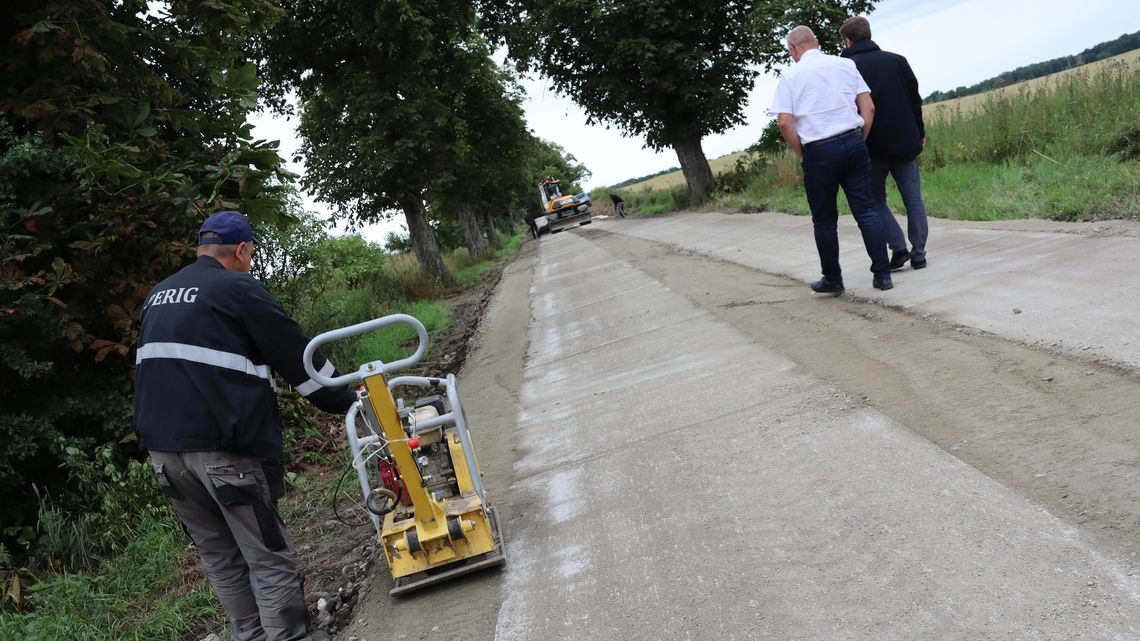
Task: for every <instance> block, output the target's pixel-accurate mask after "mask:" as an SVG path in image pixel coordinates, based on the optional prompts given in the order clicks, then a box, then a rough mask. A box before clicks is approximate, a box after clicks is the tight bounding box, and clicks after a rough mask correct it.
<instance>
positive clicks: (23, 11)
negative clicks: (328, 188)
mask: <svg viewBox="0 0 1140 641" xmlns="http://www.w3.org/2000/svg"><path fill="white" fill-rule="evenodd" d="M274 14H275V9H274V8H273V6H272V5H271V4H270V3H268V2H266V1H263V0H215V1H213V2H209V3H174V5H173V6H171V7H169V11H168V12H166V13H163V12H158V11H156V12H149V11H146V6H145V5H144V4H141V3H135V2H125V3H100V2H68V1H64V0H46V1H45V0H13V1H11V2H8V3H7V4H6V5H5V13H4V19H3V20H2V21H0V43H2V45H0V46H3V47H4V55H3V56H2V57H0V69H2V73H3V77H4V79H5V94H4V96H3V97H0V225H2V228H3V229H4V232H5V233H4V234H3V235H0V345H3V348H2V349H0V402H2V403H3V405H4V407H5V412H4V413H3V415H2V416H0V487H2V488H3V489H2V490H0V504H3V505H5V508H6V509H5V510H4V512H3V514H2V515H0V532H3V533H4V535H3V536H4V537H5V538H6V539H7V540H8V542H10V543H14V542H15V541H14V540H13V539H12V538H9V537H12V536H13V535H15V536H22V535H21V534H18V533H20V532H24V531H26V530H25V529H24V528H25V527H26V526H27V525H28V524H29V523H31V522H32V521H33V520H34V519H35V517H36V514H37V511H38V504H37V501H36V499H35V497H34V496H33V495H32V492H31V488H32V487H33V485H36V486H40V487H47V488H48V489H49V491H51V493H52V495H53V496H54V497H56V499H57V500H58V501H60V502H61V503H71V502H75V503H78V504H82V503H85V502H86V503H89V504H96V503H98V501H99V499H98V498H97V496H96V495H93V494H91V493H90V492H92V491H93V490H92V488H90V487H83V486H73V485H64V484H63V480H64V478H63V475H62V474H61V471H60V467H59V464H60V462H61V461H62V460H64V459H65V456H66V455H65V449H64V448H65V447H66V446H73V447H78V448H80V449H83V450H85V451H90V450H93V449H94V448H95V446H97V445H100V444H104V443H117V442H118V441H119V440H120V439H121V438H122V437H123V436H125V435H126V434H128V433H129V432H130V427H131V420H130V417H131V409H130V396H129V393H130V385H131V382H130V373H131V366H132V364H131V361H130V360H129V359H128V355H129V349H130V346H131V345H132V344H133V343H134V340H135V336H136V333H137V320H136V319H137V313H138V309H139V305H140V302H141V301H142V300H143V299H144V297H145V296H146V294H147V292H148V290H149V288H150V287H151V286H152V285H153V284H154V283H155V282H157V281H158V280H159V279H161V278H162V277H165V276H166V275H168V274H169V273H170V272H172V271H174V270H175V269H177V268H178V267H179V266H181V265H182V264H183V263H184V262H185V261H186V260H187V258H188V257H189V256H190V255H191V254H192V252H193V247H192V246H191V242H190V241H191V239H192V237H193V231H194V229H196V227H197V225H198V224H199V223H200V221H201V219H202V218H203V217H204V214H206V213H208V212H210V211H213V210H214V209H215V208H218V207H222V206H224V207H233V208H238V207H240V208H242V209H243V210H245V211H246V212H247V213H250V214H251V215H253V216H254V217H255V218H265V217H267V216H269V215H270V213H271V212H272V211H274V210H275V209H276V207H277V203H278V198H279V193H278V191H277V190H275V189H274V188H273V187H271V186H269V185H270V183H271V182H272V181H273V180H275V179H277V180H280V179H284V178H285V177H286V176H285V175H284V173H283V172H282V171H281V170H280V158H279V157H278V156H277V153H276V151H275V149H274V147H272V146H270V145H268V144H266V143H264V142H263V141H252V140H251V138H250V128H249V126H248V125H247V123H246V116H247V114H248V113H249V112H250V110H251V109H252V108H254V106H255V103H256V96H257V78H256V74H255V69H254V68H253V67H252V66H251V65H249V64H247V63H246V62H245V60H244V58H245V56H244V54H243V53H242V51H241V44H242V39H243V38H244V37H245V36H246V35H248V34H249V33H251V32H254V31H256V30H257V29H258V28H259V26H260V25H261V24H262V23H263V22H264V21H265V20H266V19H267V18H269V17H270V16H272V15H274ZM203 34H210V35H209V36H205V35H203ZM113 447H117V446H113ZM13 549H16V548H13ZM20 551H21V553H22V552H23V549H22V546H21V548H20Z"/></svg>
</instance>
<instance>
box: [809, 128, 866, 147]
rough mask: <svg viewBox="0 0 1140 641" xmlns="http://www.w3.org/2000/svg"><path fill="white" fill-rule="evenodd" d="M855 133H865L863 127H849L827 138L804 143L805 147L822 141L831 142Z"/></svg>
mask: <svg viewBox="0 0 1140 641" xmlns="http://www.w3.org/2000/svg"><path fill="white" fill-rule="evenodd" d="M853 133H858V134H859V135H860V136H861V135H863V128H862V127H856V128H854V129H848V130H847V131H841V132H839V133H837V134H835V135H834V136H828V137H827V138H821V139H819V140H813V141H811V142H809V143H806V144H805V145H804V147H810V146H812V145H816V144H819V143H822V142H831V141H833V140H839V139H840V138H843V137H844V136H850V135H851V134H853Z"/></svg>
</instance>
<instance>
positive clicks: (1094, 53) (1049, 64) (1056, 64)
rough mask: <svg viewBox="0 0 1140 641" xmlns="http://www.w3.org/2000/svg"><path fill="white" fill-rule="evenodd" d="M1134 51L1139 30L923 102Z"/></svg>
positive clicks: (1138, 42) (1138, 43) (1139, 41)
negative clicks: (1070, 54) (1071, 54)
mask: <svg viewBox="0 0 1140 641" xmlns="http://www.w3.org/2000/svg"><path fill="white" fill-rule="evenodd" d="M1134 49H1140V31H1136V32H1134V33H1127V34H1124V35H1123V36H1120V37H1119V38H1117V39H1116V40H1110V41H1108V42H1102V43H1100V44H1098V45H1096V46H1093V47H1089V48H1088V49H1085V50H1084V51H1082V52H1080V53H1078V54H1077V55H1075V56H1062V57H1060V58H1054V59H1052V60H1046V61H1045V62H1037V63H1034V64H1031V65H1026V66H1024V67H1018V68H1017V69H1014V70H1013V71H1007V72H1005V73H1003V74H1000V75H997V76H994V77H993V78H990V79H989V80H983V81H982V82H979V83H978V84H975V85H970V86H969V87H958V88H957V89H952V90H950V91H935V92H934V93H932V94H930V95H929V96H927V97H926V98H925V100H924V101H923V102H925V103H926V104H931V103H934V102H941V101H943V100H952V99H954V98H961V97H962V96H972V95H974V94H979V93H983V92H986V91H989V90H991V89H999V88H1001V87H1008V86H1009V85H1012V84H1016V83H1018V82H1024V81H1026V80H1032V79H1034V78H1041V77H1043V76H1048V75H1049V74H1053V73H1057V72H1058V71H1064V70H1066V69H1072V68H1074V67H1079V66H1081V65H1087V64H1089V63H1091V62H1096V61H1097V60H1104V59H1105V58H1111V57H1113V56H1118V55H1120V54H1122V53H1127V52H1129V51H1132V50H1134Z"/></svg>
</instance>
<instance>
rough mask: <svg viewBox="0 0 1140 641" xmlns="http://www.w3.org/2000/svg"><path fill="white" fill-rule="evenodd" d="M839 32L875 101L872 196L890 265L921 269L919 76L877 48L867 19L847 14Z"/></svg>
mask: <svg viewBox="0 0 1140 641" xmlns="http://www.w3.org/2000/svg"><path fill="white" fill-rule="evenodd" d="M839 35H840V36H842V37H843V44H844V45H845V46H846V47H847V48H846V49H844V51H843V53H842V55H843V57H844V58H850V59H851V60H853V61H854V62H855V66H856V67H858V68H859V73H860V75H862V76H863V80H865V81H866V82H867V86H869V87H870V88H871V98H872V99H873V100H874V101H875V121H874V123H873V125H872V126H871V133H870V135H868V137H867V151H868V152H869V153H870V154H871V196H872V197H873V198H874V200H875V204H876V206H877V207H878V210H879V215H880V216H881V217H882V219H883V226H884V227H885V228H886V231H887V244H888V245H889V246H890V248H891V252H892V253H891V269H892V270H895V269H901V268H902V267H904V266H905V265H906V263H907V261H908V260H909V261H910V264H911V266H912V267H914V268H915V269H922V268H923V267H926V237H927V222H926V205H925V204H924V203H923V202H922V188H921V179H920V177H919V174H918V160H917V158H918V155H919V154H920V153H922V148H923V146H925V145H926V128H925V126H924V125H923V122H922V97H921V96H919V94H918V80H917V79H916V78H915V77H914V72H913V71H911V69H910V65H909V64H908V63H907V61H906V58H903V57H902V56H900V55H898V54H894V53H890V52H888V51H883V50H881V49H879V45H877V44H875V42H874V41H873V40H871V24H870V23H869V22H867V19H866V18H864V17H861V16H856V17H854V18H849V19H848V20H847V21H846V22H844V23H843V26H842V27H840V29H839ZM887 174H890V175H891V177H892V178H894V180H895V185H896V186H898V188H899V194H901V195H902V199H903V204H904V205H905V206H906V221H907V236H908V237H909V238H910V244H911V250H910V251H907V248H906V238H904V237H903V233H902V228H901V227H899V224H898V221H896V220H895V217H894V216H893V215H892V214H891V210H890V208H888V207H887Z"/></svg>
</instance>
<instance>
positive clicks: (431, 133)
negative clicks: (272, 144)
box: [261, 0, 485, 281]
mask: <svg viewBox="0 0 1140 641" xmlns="http://www.w3.org/2000/svg"><path fill="white" fill-rule="evenodd" d="M282 7H283V9H284V10H285V12H284V14H283V18H282V19H281V20H280V21H279V22H278V23H277V24H276V25H275V26H274V28H273V30H272V31H271V32H270V33H269V36H268V37H267V38H265V39H264V41H262V42H261V47H262V55H263V56H264V58H265V59H266V60H267V61H268V66H267V69H268V71H269V73H270V77H271V79H272V81H273V87H274V89H275V90H276V91H278V92H281V93H284V92H285V91H287V90H289V89H293V90H295V91H296V92H297V95H298V96H299V98H300V102H301V118H300V125H299V127H298V133H299V134H300V137H301V153H302V154H303V155H304V157H305V164H306V167H307V169H308V173H307V176H306V179H305V180H306V182H305V185H306V186H307V187H308V188H309V189H311V190H312V191H313V192H314V193H315V194H317V195H318V196H319V197H320V198H321V200H324V201H325V202H328V203H330V204H332V205H334V206H335V209H336V210H337V211H338V212H343V215H344V217H346V218H347V219H349V220H350V221H353V222H360V223H368V222H374V221H377V220H381V219H384V218H386V217H388V216H389V215H391V213H392V212H394V211H402V212H403V213H404V216H405V218H406V219H407V223H408V231H409V233H410V235H411V239H412V242H413V246H414V247H415V251H416V257H417V259H418V260H419V261H420V264H421V265H422V266H423V268H424V269H425V270H426V271H427V272H429V273H430V274H431V275H432V276H434V277H435V278H437V279H440V280H443V281H446V280H447V278H448V275H447V273H446V271H445V269H444V266H443V262H442V259H441V258H440V252H439V247H438V245H437V244H436V240H435V237H434V236H433V235H432V233H431V229H430V227H429V226H428V220H427V215H426V213H425V211H424V200H425V196H426V197H427V198H428V199H430V198H431V197H432V196H436V197H437V198H436V199H437V200H438V197H439V196H440V195H442V194H444V193H446V192H447V190H448V189H449V188H451V187H453V186H454V185H455V184H456V180H457V179H458V178H459V174H457V173H456V169H457V167H456V159H457V158H468V157H470V155H471V153H472V149H473V147H472V146H471V139H470V136H471V134H472V128H471V127H469V126H468V124H469V123H467V121H466V120H465V116H466V113H467V112H466V111H465V110H464V109H463V108H461V107H462V105H463V104H464V97H465V96H464V84H465V83H466V81H467V78H468V75H469V74H470V73H475V75H479V73H478V70H479V69H485V67H479V68H473V67H472V63H473V61H474V60H480V59H481V54H480V51H481V49H480V47H479V45H478V42H477V40H475V37H474V33H473V24H474V19H475V16H474V11H473V9H472V8H471V7H470V5H455V4H454V3H444V2H438V1H436V0H431V1H425V0H417V1H416V2H411V1H410V0H399V1H395V2H386V3H382V4H380V5H377V6H373V5H371V4H353V3H342V2H334V1H332V0H326V1H318V0H285V1H284V2H282ZM298 42H305V43H306V46H305V47H297V46H296V43H298ZM473 82H477V81H473ZM464 164H466V163H464Z"/></svg>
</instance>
